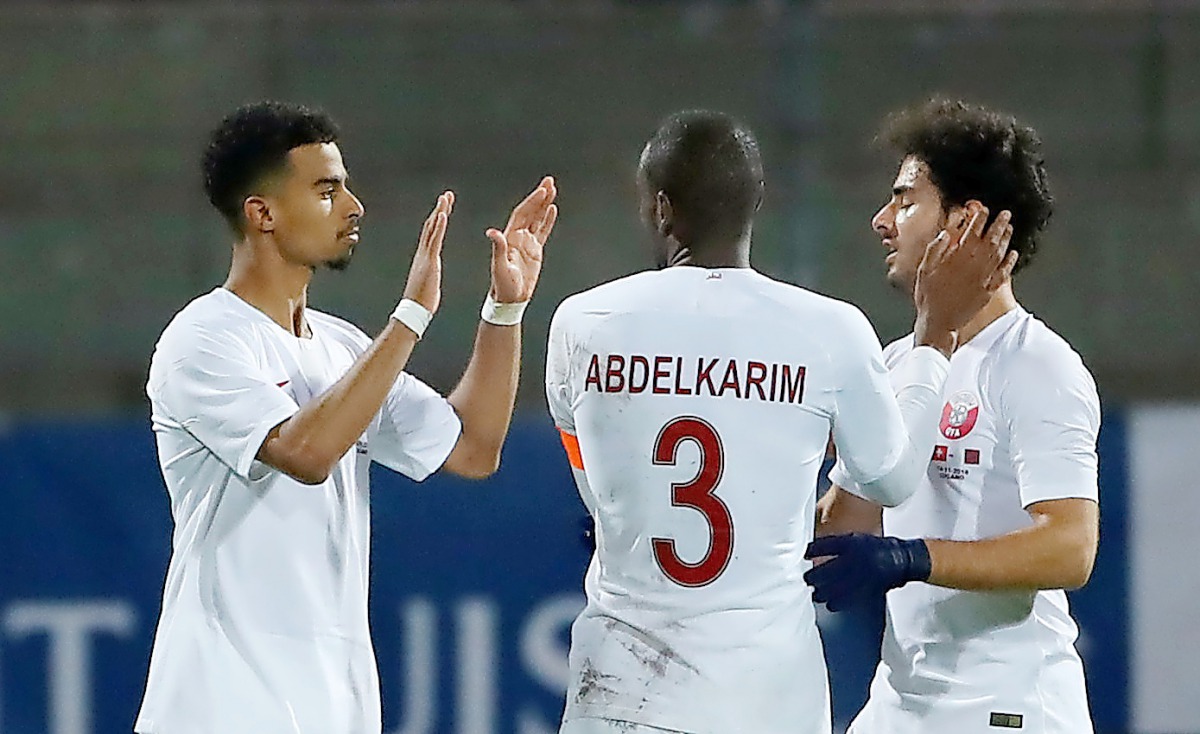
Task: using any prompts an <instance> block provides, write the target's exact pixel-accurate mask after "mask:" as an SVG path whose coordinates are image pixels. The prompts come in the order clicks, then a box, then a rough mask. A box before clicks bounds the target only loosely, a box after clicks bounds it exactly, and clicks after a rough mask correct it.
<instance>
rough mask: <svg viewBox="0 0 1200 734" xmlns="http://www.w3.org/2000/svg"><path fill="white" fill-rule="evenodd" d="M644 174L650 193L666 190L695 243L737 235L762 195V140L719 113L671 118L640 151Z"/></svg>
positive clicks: (689, 113)
mask: <svg viewBox="0 0 1200 734" xmlns="http://www.w3.org/2000/svg"><path fill="white" fill-rule="evenodd" d="M639 170H640V173H641V175H642V177H643V179H644V181H645V182H646V184H648V185H649V187H650V193H651V195H653V194H655V193H657V192H659V191H662V192H663V193H665V194H666V196H667V198H668V199H669V200H670V202H671V206H672V209H673V210H674V212H675V215H676V216H677V217H678V218H679V219H680V220H681V221H682V222H684V223H686V226H687V230H688V233H689V234H688V236H689V238H690V239H691V240H693V241H692V242H688V243H686V244H690V245H694V244H696V243H697V242H704V241H711V240H720V239H726V238H736V237H739V236H740V235H741V234H742V233H743V232H745V231H746V229H747V228H748V226H749V224H750V221H751V219H752V218H753V216H754V211H755V209H757V208H758V204H759V202H760V201H761V198H762V189H763V167H762V158H761V157H760V155H759V150H758V141H756V140H755V139H754V134H753V133H752V132H750V129H749V128H747V127H746V126H745V125H743V124H742V123H740V122H738V121H737V120H735V119H733V118H732V117H730V116H728V115H725V114H723V113H720V112H710V111H707V110H690V111H686V112H677V113H675V114H673V115H671V116H670V117H668V118H667V119H666V120H665V121H664V122H663V123H662V124H661V125H660V126H659V128H658V130H657V132H655V133H654V135H653V136H652V137H651V138H650V140H649V141H648V142H647V143H646V147H645V148H644V149H643V150H642V158H641V163H640V166H639Z"/></svg>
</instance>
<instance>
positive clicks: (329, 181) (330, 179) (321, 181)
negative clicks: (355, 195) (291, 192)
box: [313, 174, 349, 186]
mask: <svg viewBox="0 0 1200 734" xmlns="http://www.w3.org/2000/svg"><path fill="white" fill-rule="evenodd" d="M347 178H349V174H347V176H346V178H342V177H341V176H326V177H325V178H318V179H317V180H316V181H314V182H313V186H337V185H339V184H343V183H345V182H346V179H347Z"/></svg>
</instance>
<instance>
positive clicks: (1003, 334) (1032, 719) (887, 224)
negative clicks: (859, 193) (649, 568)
mask: <svg viewBox="0 0 1200 734" xmlns="http://www.w3.org/2000/svg"><path fill="white" fill-rule="evenodd" d="M884 139H885V140H886V142H887V143H889V144H890V145H891V147H892V148H893V149H895V150H896V152H898V153H899V155H900V158H901V162H900V171H899V174H898V175H897V176H896V179H895V182H894V183H893V185H892V192H891V198H890V199H889V201H888V202H887V203H886V204H885V205H884V206H883V208H881V209H880V210H879V211H878V212H877V213H876V214H875V216H874V218H873V219H872V220H871V225H872V228H873V229H874V230H875V232H876V233H877V234H878V235H879V237H880V239H881V240H882V242H883V246H884V248H885V249H886V250H887V253H886V255H885V262H886V265H887V279H888V281H889V282H890V283H891V284H892V285H893V286H895V287H896V288H898V289H900V290H901V291H902V292H904V293H905V294H906V295H907V296H910V297H911V296H912V294H913V292H914V285H915V284H916V283H917V281H918V279H919V278H918V265H919V263H920V261H921V257H922V253H923V252H924V250H925V246H926V243H927V242H929V241H930V240H931V239H933V238H934V237H935V236H937V234H938V233H939V232H940V231H942V230H944V229H945V228H947V227H954V226H956V222H960V221H962V220H964V219H969V218H971V217H972V216H977V215H979V214H981V213H982V214H984V215H985V216H987V213H988V212H989V210H990V211H991V212H1000V211H1001V210H1005V211H1007V212H1010V213H1011V224H1010V226H1011V228H1012V237H1011V240H1010V243H1009V248H1010V251H1011V252H1015V253H1016V254H1017V263H1016V266H1015V268H1014V272H1015V271H1017V270H1020V269H1021V268H1022V267H1023V266H1025V265H1027V264H1028V263H1029V262H1030V260H1031V258H1032V256H1033V254H1034V252H1035V251H1036V250H1037V246H1038V241H1039V237H1040V235H1041V232H1042V229H1043V228H1044V227H1045V225H1046V223H1047V221H1048V220H1049V218H1050V213H1051V207H1052V203H1053V199H1052V197H1051V195H1050V192H1049V188H1048V185H1047V180H1046V172H1045V166H1044V163H1043V159H1042V153H1041V143H1040V141H1039V139H1038V136H1037V134H1036V133H1035V132H1034V130H1033V129H1031V128H1029V127H1027V126H1024V125H1022V124H1020V123H1018V122H1017V121H1016V120H1015V119H1013V118H1012V117H1010V116H1008V115H1005V114H1001V113H998V112H995V111H992V110H988V109H985V108H982V107H977V106H972V105H968V104H965V103H963V102H957V101H947V100H933V101H931V102H929V103H927V104H925V105H922V106H919V107H916V108H913V109H910V110H905V111H903V112H901V113H899V114H897V115H894V116H893V117H892V118H891V119H890V120H889V122H888V124H887V126H886V128H885V133H884ZM912 348H913V337H912V335H909V336H907V337H904V338H902V339H900V340H898V341H896V342H894V343H892V344H891V345H889V346H888V347H887V349H886V350H885V352H884V353H885V356H886V359H887V362H888V364H889V366H890V367H894V366H895V365H898V364H900V363H901V361H902V360H903V359H904V356H905V355H906V354H908V353H909V352H910V351H911V350H912ZM945 394H946V395H947V396H948V399H947V401H946V403H945V406H944V408H943V410H942V414H941V420H940V422H939V425H938V437H937V444H936V445H935V447H934V450H933V456H932V459H931V461H930V464H929V467H928V471H927V472H926V473H925V474H924V476H923V477H922V478H921V479H920V482H919V486H918V487H917V488H916V492H915V494H913V495H912V497H910V498H909V499H908V500H907V501H906V502H904V503H903V504H901V505H899V506H897V507H890V508H881V507H880V506H879V505H877V504H874V503H872V502H870V501H869V500H868V499H866V498H865V497H864V495H863V492H862V488H861V487H860V486H859V485H857V484H856V483H855V481H854V480H853V478H852V477H850V476H849V475H848V474H847V472H846V469H845V466H844V465H843V464H842V463H841V462H839V464H838V465H837V466H836V467H835V468H834V470H833V472H832V473H831V475H830V478H831V480H832V482H833V484H834V486H833V487H832V488H831V489H830V491H829V492H828V493H826V495H825V496H824V497H822V498H821V500H820V502H819V503H818V507H817V513H818V518H817V520H818V522H817V535H818V536H823V537H818V539H817V540H816V541H814V542H813V543H812V544H811V546H810V547H809V549H808V551H807V554H806V555H807V556H808V557H809V558H814V559H816V560H817V561H818V563H819V565H817V566H815V567H814V568H813V569H812V570H811V571H809V572H808V573H807V574H805V579H806V580H807V581H808V582H809V584H811V585H812V586H813V598H814V599H815V600H816V601H818V602H824V603H825V604H826V606H827V607H828V608H829V610H830V611H839V610H841V609H845V608H847V607H850V606H853V605H854V604H856V603H858V602H860V601H862V600H865V599H868V598H870V597H872V596H876V597H877V596H878V595H879V594H882V593H884V592H887V624H886V628H885V632H884V639H883V649H882V656H881V657H882V660H881V662H880V664H879V668H878V670H877V671H876V674H875V679H874V681H873V682H872V684H871V690H870V697H869V700H868V701H867V703H866V706H865V707H864V708H863V710H862V711H861V712H860V713H859V715H858V717H857V718H856V719H855V720H854V723H853V724H851V726H850V732H851V733H852V734H881V733H883V732H886V733H887V734H917V733H918V732H921V733H924V732H984V731H996V732H999V731H1010V730H1011V731H1021V732H1037V733H1038V734H1068V733H1069V734H1087V733H1088V732H1091V730H1092V725H1091V721H1090V716H1089V713H1088V702H1087V692H1086V689H1085V686H1084V673H1083V665H1082V662H1081V661H1080V658H1079V654H1078V653H1077V652H1076V650H1075V647H1074V642H1075V639H1076V637H1077V635H1078V629H1077V627H1076V625H1075V622H1074V620H1073V619H1072V618H1071V614H1070V611H1069V608H1068V605H1067V597H1066V594H1065V593H1064V591H1063V590H1064V589H1073V588H1078V587H1080V586H1082V585H1083V584H1085V583H1086V582H1087V580H1088V577H1089V576H1090V575H1091V571H1092V564H1093V562H1094V560H1095V557H1096V548H1097V542H1098V533H1099V505H1098V492H1097V456H1096V438H1097V434H1098V433H1099V429H1100V401H1099V397H1098V396H1097V393H1096V385H1095V382H1094V381H1093V379H1092V376H1091V374H1090V373H1089V372H1088V370H1087V368H1086V367H1085V366H1084V364H1083V361H1082V360H1081V359H1080V357H1079V355H1078V354H1076V353H1075V352H1074V351H1073V350H1072V349H1071V347H1070V345H1069V344H1067V342H1066V341H1064V340H1063V339H1062V338H1061V337H1060V336H1058V335H1057V334H1055V333H1054V332H1053V331H1051V330H1050V329H1049V327H1047V326H1046V325H1045V324H1044V323H1042V322H1041V321H1040V320H1038V319H1037V318H1035V317H1034V316H1033V315H1032V314H1030V313H1029V312H1027V311H1026V310H1025V309H1023V308H1022V307H1021V306H1020V304H1019V303H1018V302H1017V300H1016V298H1015V296H1014V295H1013V289H1012V283H1011V280H1010V281H1008V282H1006V283H1005V284H1004V285H1002V286H1001V287H1000V288H999V289H997V290H996V292H995V293H994V294H993V296H992V297H991V300H990V301H989V302H988V303H987V305H985V306H984V307H983V308H982V309H980V310H979V312H978V313H976V314H975V316H974V317H973V318H971V319H970V321H969V322H968V323H967V324H966V326H964V327H963V328H962V329H960V330H959V332H958V348H957V349H956V350H955V352H954V354H953V356H952V357H951V358H950V375H949V377H948V378H947V382H946V388H945ZM822 559H825V560H824V562H823V563H821V562H820V561H821V560H822ZM889 590H890V591H889Z"/></svg>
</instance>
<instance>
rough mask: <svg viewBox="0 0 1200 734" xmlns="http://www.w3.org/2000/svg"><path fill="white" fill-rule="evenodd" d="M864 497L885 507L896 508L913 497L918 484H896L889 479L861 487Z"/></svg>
mask: <svg viewBox="0 0 1200 734" xmlns="http://www.w3.org/2000/svg"><path fill="white" fill-rule="evenodd" d="M861 487H862V490H863V496H864V497H866V498H867V499H869V500H871V501H872V502H874V503H876V504H879V505H883V506H884V507H896V506H897V505H900V504H901V503H903V502H904V500H906V499H908V498H909V497H911V496H912V495H913V493H914V492H916V490H917V482H896V481H892V480H891V478H889V477H884V478H883V479H879V480H876V481H874V482H871V483H870V484H863V485H861Z"/></svg>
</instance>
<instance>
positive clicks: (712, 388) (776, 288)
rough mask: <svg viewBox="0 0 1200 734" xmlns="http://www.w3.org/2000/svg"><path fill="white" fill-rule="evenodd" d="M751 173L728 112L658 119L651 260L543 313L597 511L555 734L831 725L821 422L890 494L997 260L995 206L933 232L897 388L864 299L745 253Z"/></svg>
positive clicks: (553, 379)
mask: <svg viewBox="0 0 1200 734" xmlns="http://www.w3.org/2000/svg"><path fill="white" fill-rule="evenodd" d="M762 178H763V176H762V163H761V160H760V158H759V153H758V148H757V144H756V143H755V141H754V139H753V137H752V135H751V134H750V132H749V131H748V130H747V129H745V128H744V127H742V126H741V125H740V124H738V123H736V122H735V121H733V120H731V119H729V118H728V117H726V116H724V115H721V114H718V113H711V112H688V113H679V114H677V115H674V116H672V117H671V118H669V119H668V120H667V121H666V122H665V123H664V125H663V126H662V127H661V128H660V129H659V130H658V131H657V132H656V133H655V135H654V136H653V137H652V138H651V139H650V141H649V143H647V145H646V147H645V149H644V151H643V153H642V157H641V161H640V165H639V175H638V179H639V196H640V198H641V202H642V212H643V216H644V219H645V220H646V222H647V224H648V225H649V227H650V229H651V230H652V232H653V234H654V236H655V240H656V248H657V252H656V254H657V256H658V265H659V266H660V269H659V270H655V271H649V272H643V273H638V274H636V275H632V276H629V277H626V278H622V279H619V280H616V281H613V282H610V283H606V284H604V285H600V286H598V287H596V288H593V289H591V290H588V291H586V292H584V293H580V294H577V295H575V296H572V297H570V298H568V299H567V300H565V301H564V302H563V303H562V304H561V305H560V306H559V308H558V310H557V312H556V313H555V316H554V320H553V323H552V325H551V329H550V343H549V347H548V355H547V366H546V392H547V398H548V401H549V405H550V412H551V414H552V416H553V418H554V421H555V423H556V424H557V426H558V427H559V429H560V430H561V432H562V436H563V441H564V444H565V446H566V448H567V454H568V457H569V459H570V463H571V466H572V467H573V470H574V475H575V478H576V481H577V483H578V485H579V492H580V495H581V497H582V498H583V501H584V503H585V504H586V505H587V508H588V510H589V512H590V513H591V514H592V516H593V517H594V518H595V521H596V551H595V554H594V556H593V558H592V562H591V565H590V567H589V569H588V573H587V577H586V580H585V588H586V592H587V605H586V608H585V609H584V611H583V612H582V613H581V614H580V616H579V617H578V619H577V620H576V622H575V624H574V625H573V627H572V631H571V650H570V679H569V680H570V682H569V686H568V691H567V701H566V711H565V714H564V717H563V726H562V732H563V734H589V733H591V732H627V731H641V730H644V731H647V732H652V731H655V730H656V729H658V730H662V729H665V730H668V731H676V732H687V733H689V734H710V733H711V734H736V733H738V732H754V733H755V734H777V733H778V734H782V733H784V732H788V733H792V734H806V733H809V732H811V733H813V734H819V733H824V732H828V731H829V727H830V722H829V699H828V691H827V679H826V673H825V667H824V659H823V655H822V651H821V643H820V639H819V637H818V635H817V629H816V625H815V619H814V609H813V605H812V602H811V600H810V598H809V590H808V587H807V586H806V585H805V584H804V583H803V581H802V579H801V575H802V574H803V572H804V571H805V569H807V568H808V565H809V564H808V562H807V561H805V560H804V558H803V551H804V548H805V545H806V544H807V543H808V541H809V540H810V539H811V538H812V533H813V513H814V511H815V503H816V492H815V487H816V477H817V471H818V469H819V467H820V465H821V462H822V460H823V458H824V456H825V449H826V444H827V441H828V439H829V436H830V433H831V431H832V434H833V436H834V437H835V438H836V439H837V441H838V444H839V445H840V446H842V447H843V454H844V456H845V457H846V460H847V464H848V466H849V467H850V471H851V473H852V474H853V476H854V477H856V478H857V479H858V480H859V481H860V482H862V483H863V486H864V487H866V488H867V489H866V491H867V493H868V494H869V495H870V496H872V497H873V498H875V499H876V500H878V501H881V502H884V503H887V504H895V503H897V502H900V501H902V500H903V499H904V498H905V497H906V496H907V494H908V492H909V491H910V490H911V488H912V487H913V486H914V485H915V482H916V480H917V479H918V478H919V476H920V474H921V472H923V471H924V466H925V463H926V459H927V457H928V452H929V451H931V450H932V447H933V435H934V431H933V429H932V427H930V426H929V424H931V423H934V422H936V420H937V413H938V411H939V410H940V406H941V403H942V382H943V369H944V368H945V366H946V361H945V359H946V358H945V356H944V354H943V353H945V354H948V353H950V352H951V351H952V349H953V344H954V339H955V337H954V330H955V329H956V328H958V327H959V326H961V325H962V324H963V323H965V318H966V315H967V314H968V313H974V310H975V309H977V308H979V307H980V306H982V304H983V303H985V302H986V301H987V300H988V298H989V296H990V292H989V288H991V287H994V286H995V285H996V284H998V283H999V282H1002V281H1003V280H1004V278H1005V277H1006V276H1005V273H1006V272H1007V270H1006V269H1007V268H1010V267H1011V266H1012V263H1013V260H1012V259H1011V258H1009V259H1007V260H1006V261H1005V262H1004V263H1002V262H1001V260H1002V259H1003V257H1004V256H1003V254H1002V253H1003V251H1004V250H1005V248H1006V246H1007V234H1008V230H1007V225H1006V223H1005V222H1004V221H1003V219H1002V220H1001V221H1000V222H998V223H996V224H995V225H993V227H992V229H991V231H990V232H989V233H988V234H987V236H986V238H985V236H984V232H983V228H982V227H983V223H982V218H980V219H979V220H978V221H977V222H974V223H973V226H972V227H970V228H966V227H964V228H960V229H959V230H957V231H956V232H955V233H954V234H953V236H951V235H949V234H948V235H946V236H943V237H941V238H939V239H938V240H937V241H936V242H935V243H934V244H932V245H931V246H930V247H929V249H928V253H927V254H926V256H925V257H924V259H923V261H922V266H921V267H922V283H921V286H920V287H919V288H918V289H917V292H918V301H919V303H920V306H919V308H918V311H919V315H918V319H917V327H916V330H917V334H918V336H917V340H916V342H915V344H917V345H923V346H918V347H916V348H914V349H913V350H911V351H910V352H909V354H908V355H907V356H906V358H905V360H904V364H903V365H902V366H901V368H900V369H901V370H902V371H903V372H904V375H905V376H904V377H903V378H902V382H903V384H902V386H901V389H900V394H899V400H898V401H897V400H895V399H893V396H892V394H891V390H890V387H889V385H888V382H887V379H888V378H887V372H886V369H885V367H884V365H883V362H882V350H881V349H880V347H879V341H878V338H877V337H876V336H875V333H874V331H873V330H872V328H871V326H870V325H869V324H868V322H867V321H866V319H865V318H864V317H863V315H862V314H861V313H860V312H859V311H858V310H857V309H856V308H854V307H853V306H850V305H849V304H846V303H843V302H840V301H836V300H833V299H831V298H827V297H824V296H821V295H818V294H815V293H812V292H810V291H807V290H804V289H802V288H798V287H795V286H791V285H788V284H785V283H781V282H779V281H775V280H772V279H770V278H768V277H766V276H764V275H761V274H760V273H758V272H756V271H755V270H753V269H752V268H751V267H750V236H751V223H752V219H753V215H754V212H755V211H756V210H757V208H758V204H759V202H760V201H761V197H762V192H763V180H762ZM975 248H978V250H979V251H983V252H986V251H988V248H990V251H991V252H992V253H993V254H992V256H991V257H988V258H985V259H983V260H976V259H973V258H972V257H971V256H966V255H965V253H967V252H969V251H972V250H975ZM931 347H932V348H931ZM920 425H925V426H926V428H925V429H924V430H923V431H912V430H910V429H909V428H908V426H920ZM914 465H915V469H914ZM806 487H807V489H805V488H806Z"/></svg>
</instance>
